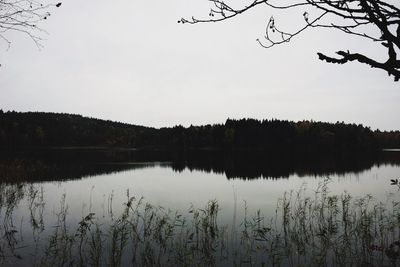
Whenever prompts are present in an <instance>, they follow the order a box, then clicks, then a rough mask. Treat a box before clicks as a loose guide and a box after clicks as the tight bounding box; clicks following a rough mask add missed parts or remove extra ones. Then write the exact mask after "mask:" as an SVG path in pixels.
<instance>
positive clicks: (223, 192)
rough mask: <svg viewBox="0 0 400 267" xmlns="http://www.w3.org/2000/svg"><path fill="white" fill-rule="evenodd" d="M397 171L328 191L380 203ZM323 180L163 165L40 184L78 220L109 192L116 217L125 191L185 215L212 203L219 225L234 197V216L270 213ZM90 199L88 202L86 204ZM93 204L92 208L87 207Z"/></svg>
mask: <svg viewBox="0 0 400 267" xmlns="http://www.w3.org/2000/svg"><path fill="white" fill-rule="evenodd" d="M399 175H400V167H395V166H389V165H386V166H380V167H373V168H372V169H370V170H367V171H364V172H361V173H358V174H348V175H344V176H343V175H342V176H336V175H331V176H330V178H331V182H330V184H329V190H330V191H331V192H332V193H334V194H342V193H343V192H344V191H347V192H348V193H350V194H351V195H352V196H354V197H356V196H364V195H366V194H371V195H373V196H375V197H377V198H378V199H382V200H383V199H384V198H385V195H386V193H388V192H393V191H394V189H395V187H393V186H391V185H390V179H393V178H398V176H399ZM322 180H323V179H322V178H321V177H311V176H306V177H299V176H296V175H292V176H290V177H289V179H279V180H265V179H258V180H248V181H245V180H240V179H233V180H228V179H226V177H225V175H223V174H215V173H206V172H202V171H190V170H187V169H186V170H184V171H182V172H174V171H173V170H172V169H170V168H167V167H162V166H155V167H153V168H145V169H137V170H129V171H122V172H118V173H114V174H110V175H100V176H95V177H90V178H87V179H83V180H75V181H68V182H53V183H44V184H42V186H43V188H44V191H45V197H46V202H47V209H49V208H51V209H52V210H53V209H57V208H58V207H59V201H60V197H61V195H62V194H63V193H65V194H66V200H67V203H68V208H69V215H70V216H71V217H77V218H81V217H82V216H85V215H86V214H88V213H89V212H90V211H89V209H90V207H91V211H92V212H95V213H96V214H97V216H99V215H103V214H104V213H105V212H107V206H108V203H109V198H110V196H111V194H113V210H114V212H116V213H118V210H119V209H120V208H121V206H122V205H121V203H123V202H125V201H126V192H127V190H128V189H129V192H130V195H131V196H135V197H141V196H143V197H144V199H145V201H146V202H149V203H151V204H153V205H160V206H163V207H166V208H170V209H173V210H176V209H178V210H180V211H183V212H184V211H187V210H188V209H189V207H190V205H191V204H193V205H194V206H195V207H199V208H201V207H204V205H205V204H206V203H207V201H208V200H213V199H216V200H218V203H219V205H220V207H221V208H222V211H221V215H222V216H223V217H224V219H223V220H224V221H225V220H228V221H227V223H228V222H229V221H230V219H228V218H231V214H232V211H233V208H234V198H235V194H236V199H237V207H238V212H239V213H240V212H241V211H242V210H243V207H244V201H246V202H247V205H248V207H249V211H250V212H255V211H256V210H258V209H260V210H262V211H263V212H264V213H265V214H267V213H269V212H271V211H273V210H274V209H275V207H276V203H277V200H278V199H279V198H281V197H282V196H283V194H284V192H285V191H290V190H294V191H297V190H298V189H299V188H300V187H301V186H302V185H303V184H305V185H306V187H307V194H313V190H315V189H316V188H317V186H318V183H320V182H321V181H322ZM90 199H92V201H90ZM90 203H92V204H90Z"/></svg>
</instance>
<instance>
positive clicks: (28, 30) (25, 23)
mask: <svg viewBox="0 0 400 267" xmlns="http://www.w3.org/2000/svg"><path fill="white" fill-rule="evenodd" d="M60 6H61V3H56V4H48V3H46V4H44V3H43V1H40V0H39V1H36V0H0V39H2V40H3V41H5V42H6V43H7V45H8V47H9V46H10V45H11V41H10V40H9V39H8V37H7V34H8V33H9V32H20V33H23V34H25V35H28V36H29V37H30V38H31V39H32V40H33V42H34V43H35V44H36V46H37V47H41V40H42V38H41V35H40V33H41V32H43V31H44V30H43V29H41V28H40V27H39V25H38V24H39V22H41V21H42V20H46V19H47V18H48V17H49V16H50V15H51V14H50V12H49V10H50V9H51V8H53V7H60Z"/></svg>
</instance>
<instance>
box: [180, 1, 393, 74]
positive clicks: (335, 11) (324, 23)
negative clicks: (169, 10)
mask: <svg viewBox="0 0 400 267" xmlns="http://www.w3.org/2000/svg"><path fill="white" fill-rule="evenodd" d="M209 1H210V2H211V3H212V7H211V10H210V13H209V18H207V19H197V18H193V17H192V18H191V19H185V18H182V19H181V20H179V21H178V22H179V23H190V24H194V23H199V22H218V21H223V20H228V19H231V18H233V17H235V16H238V15H241V14H243V13H245V12H247V11H249V10H251V9H253V8H256V7H260V6H267V7H269V8H272V9H274V10H279V11H281V10H289V9H295V10H298V11H299V14H300V15H301V16H302V17H303V19H304V23H303V24H302V25H299V27H298V28H297V29H296V30H294V31H285V30H282V29H281V28H278V27H277V26H276V22H275V19H274V17H271V18H270V19H269V22H268V23H267V26H266V31H265V36H264V37H265V38H264V40H263V41H261V40H260V39H257V41H258V42H259V43H260V44H261V46H263V47H266V48H269V47H272V46H274V45H279V44H282V43H286V42H289V41H290V40H291V39H292V38H294V37H296V36H297V35H300V34H301V33H302V32H304V31H305V30H306V29H308V28H328V29H334V30H339V31H341V32H343V33H345V34H349V35H352V36H355V37H361V38H364V39H365V40H366V41H372V42H374V43H376V44H377V45H378V46H383V47H384V49H385V50H386V52H387V58H386V59H385V60H384V61H379V60H377V59H373V58H372V55H367V54H360V53H352V52H349V51H348V50H347V51H345V50H341V51H338V52H336V53H337V55H338V56H337V57H333V56H327V55H325V54H322V53H318V57H319V59H320V60H323V61H326V62H328V63H336V64H345V63H348V62H351V61H356V62H359V63H363V64H367V65H369V66H370V67H372V68H378V69H382V70H385V71H386V72H387V73H388V74H389V76H390V75H393V76H394V80H395V81H398V80H399V79H400V60H399V58H398V55H397V53H398V52H399V49H400V4H399V3H400V2H399V1H398V0H293V1H290V0H281V1H278V0H253V1H250V2H248V1H247V3H248V4H247V5H246V4H245V3H243V4H242V5H241V7H235V6H234V4H233V3H231V2H232V0H231V1H229V0H228V1H223V0H209Z"/></svg>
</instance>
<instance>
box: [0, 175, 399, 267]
mask: <svg viewBox="0 0 400 267" xmlns="http://www.w3.org/2000/svg"><path fill="white" fill-rule="evenodd" d="M328 185H329V181H328V180H325V181H323V182H322V183H321V184H320V185H319V186H318V188H316V189H315V193H314V195H313V196H312V197H310V196H307V194H306V188H305V187H301V188H300V189H299V190H297V191H291V192H287V193H285V194H284V195H283V196H282V198H281V199H280V200H279V201H278V204H277V207H276V212H275V214H272V215H270V216H265V215H263V214H262V213H261V211H257V212H256V213H254V214H249V211H248V210H249V209H248V207H247V204H246V203H245V206H244V216H243V217H242V218H239V222H240V223H235V222H233V224H232V225H223V224H221V223H220V220H219V214H220V213H221V212H222V211H221V208H220V206H219V205H218V201H217V200H212V201H209V202H208V203H206V205H205V206H204V207H203V208H194V207H190V208H189V209H188V210H187V212H185V213H180V212H177V211H173V210H169V209H165V208H163V207H158V206H154V205H151V204H150V203H146V202H145V201H144V199H143V198H135V197H134V196H131V195H130V193H129V191H127V193H126V201H125V202H124V203H123V209H122V211H121V212H120V214H115V213H113V212H112V200H113V195H112V194H111V195H110V197H109V201H108V202H109V203H108V206H109V207H108V211H109V212H108V213H107V214H108V216H109V218H108V220H105V219H104V218H103V216H99V217H98V216H96V214H95V213H92V212H90V213H88V214H87V215H86V216H83V217H82V218H81V220H80V221H79V223H78V224H77V225H71V224H68V223H67V219H68V216H69V214H68V205H67V203H66V196H65V195H63V196H61V198H60V203H59V208H58V211H57V212H55V214H54V215H55V218H56V220H55V221H56V224H55V225H53V228H52V231H51V232H50V233H48V234H46V231H44V228H45V227H44V223H43V211H44V208H45V205H46V203H44V200H43V199H44V196H43V194H44V193H43V190H42V189H41V188H35V187H34V186H32V185H24V184H21V185H7V184H0V218H1V225H0V231H1V242H0V261H1V262H0V263H1V264H2V265H6V266H7V265H13V264H16V263H17V264H22V263H24V264H28V265H32V266H126V265H129V266H396V265H397V264H400V201H399V195H398V194H399V193H394V194H391V195H388V197H387V200H386V201H385V202H379V201H377V200H376V199H374V198H373V197H372V196H370V195H366V196H364V197H361V198H354V197H352V196H351V195H349V194H348V193H343V194H341V195H334V194H331V193H330V192H329V186H328ZM24 198H26V200H27V203H28V205H27V206H28V208H29V211H30V212H29V216H30V219H29V223H30V226H31V230H32V233H33V238H32V241H31V242H33V244H30V245H29V247H27V246H28V243H29V242H25V240H26V239H24V238H23V236H22V232H26V231H22V230H21V231H20V230H18V228H17V224H16V222H15V221H14V216H13V214H14V211H15V209H16V207H17V206H18V205H19V204H20V202H21V200H23V199H24Z"/></svg>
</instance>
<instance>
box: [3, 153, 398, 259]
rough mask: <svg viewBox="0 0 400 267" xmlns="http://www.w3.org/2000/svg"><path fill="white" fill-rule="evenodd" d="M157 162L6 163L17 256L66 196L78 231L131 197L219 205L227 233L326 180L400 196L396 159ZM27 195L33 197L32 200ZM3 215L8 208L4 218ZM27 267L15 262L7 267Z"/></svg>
mask: <svg viewBox="0 0 400 267" xmlns="http://www.w3.org/2000/svg"><path fill="white" fill-rule="evenodd" d="M388 153H389V154H388ZM61 154H62V155H61ZM153 156H154V155H153ZM153 156H152V155H138V154H137V153H136V152H129V151H128V152H127V151H123V152H121V151H120V152H116V151H113V152H105V151H96V152H87V151H86V152H85V151H79V152H67V153H65V152H63V153H59V152H52V153H50V154H49V153H48V152H41V153H39V154H38V153H36V152H35V153H22V154H13V155H5V156H4V155H3V157H2V159H1V166H0V168H1V169H0V170H1V176H0V178H1V179H0V181H2V182H0V183H1V187H2V188H3V192H4V190H9V189H10V188H14V189H15V188H20V189H21V192H22V193H21V194H20V196H19V198H18V199H17V200H15V207H14V208H13V215H12V216H13V218H12V220H13V227H14V228H15V229H17V230H18V234H19V235H18V237H17V239H18V238H19V240H17V241H18V246H19V247H21V249H20V251H22V252H23V251H24V250H26V251H31V249H30V248H29V247H30V246H32V244H33V239H34V234H32V227H31V224H32V221H31V219H30V216H31V215H32V211H31V210H30V209H29V207H32V201H34V202H35V203H36V202H37V207H38V209H39V208H40V209H41V211H40V212H41V214H40V216H41V219H43V221H42V226H41V227H42V228H43V229H42V231H41V232H42V235H44V236H45V235H48V234H50V232H51V231H52V230H53V228H54V227H55V225H56V224H57V220H56V219H57V218H56V216H55V215H56V214H57V213H58V212H59V210H60V208H61V206H62V203H61V200H62V198H63V196H64V197H65V205H66V206H67V220H66V222H67V224H68V225H77V224H78V222H79V221H81V219H82V218H83V217H85V216H86V215H88V214H89V213H94V214H95V215H96V217H98V218H103V219H104V223H107V221H109V220H110V218H111V220H112V217H113V214H120V213H121V212H122V208H123V203H126V201H127V193H128V192H129V195H130V196H135V197H137V198H140V197H143V198H144V201H145V202H148V203H151V204H152V205H155V206H163V207H165V208H167V209H171V210H174V211H175V210H177V211H180V212H182V213H185V212H187V211H188V210H189V208H190V207H191V206H193V207H196V208H202V207H204V206H205V205H206V203H207V201H209V200H217V201H218V203H219V207H220V209H221V211H220V217H219V220H220V223H221V224H227V225H229V224H232V223H233V224H235V223H236V222H235V220H237V218H240V217H242V216H243V213H244V210H245V209H244V207H245V205H246V206H247V208H248V212H249V213H252V214H253V213H255V212H256V211H257V210H261V212H262V213H263V214H265V215H267V216H268V215H271V216H273V214H274V212H275V209H276V205H277V202H278V200H279V199H280V198H282V196H283V194H284V193H285V192H290V191H297V190H299V189H300V188H301V187H305V188H307V190H306V194H309V195H310V196H312V195H313V194H314V190H316V189H317V188H318V185H319V184H321V182H322V181H323V180H324V179H329V190H330V191H331V192H332V193H334V194H342V193H344V192H348V193H350V194H351V195H352V196H353V197H358V196H359V197H361V196H365V195H366V194H371V195H372V196H373V197H375V198H377V199H378V200H380V199H382V200H384V199H385V198H386V196H387V195H388V194H390V193H397V194H399V195H400V193H398V192H397V187H395V186H393V185H390V180H391V179H396V178H400V164H399V162H400V161H399V153H398V152H393V151H391V152H385V153H384V154H383V155H381V156H379V157H373V158H362V159H357V158H354V157H352V156H349V157H346V158H343V157H339V159H332V158H329V157H328V158H327V159H326V161H324V160H321V158H318V157H317V158H309V159H305V158H304V157H301V156H300V157H298V156H296V157H292V158H287V157H278V156H277V157H261V156H259V155H256V156H249V155H244V156H235V157H232V156H229V157H227V156H226V155H220V154H217V155H216V154H215V153H211V154H208V153H205V154H204V155H201V156H198V155H195V156H193V155H184V156H182V155H178V156H177V155H174V156H168V155H162V156H160V155H159V156H158V157H153ZM282 161H283V162H282ZM29 190H30V191H31V192H36V195H37V196H36V198H35V199H34V200H32V195H29ZM39 199H40V201H39ZM3 201H4V199H3ZM4 212H5V210H4V208H3V211H2V213H0V215H1V216H3V217H4V216H5V215H4V214H5V213H4ZM3 241H4V240H3ZM26 251H25V252H26ZM31 253H32V251H31ZM22 254H23V253H22ZM9 263H10V262H9ZM23 263H26V262H24V261H17V260H16V261H11V263H10V265H16V264H22V265H23Z"/></svg>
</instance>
